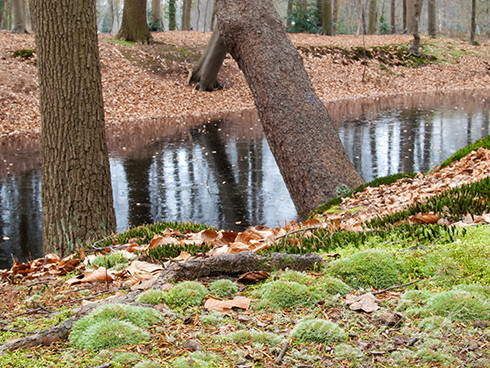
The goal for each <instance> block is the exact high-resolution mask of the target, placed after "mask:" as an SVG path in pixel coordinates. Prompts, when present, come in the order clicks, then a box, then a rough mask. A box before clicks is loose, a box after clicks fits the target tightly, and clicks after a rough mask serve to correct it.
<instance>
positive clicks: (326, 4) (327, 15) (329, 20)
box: [322, 0, 333, 36]
mask: <svg viewBox="0 0 490 368" xmlns="http://www.w3.org/2000/svg"><path fill="white" fill-rule="evenodd" d="M322 33H323V34H324V35H328V36H331V35H333V12H332V0H322Z"/></svg>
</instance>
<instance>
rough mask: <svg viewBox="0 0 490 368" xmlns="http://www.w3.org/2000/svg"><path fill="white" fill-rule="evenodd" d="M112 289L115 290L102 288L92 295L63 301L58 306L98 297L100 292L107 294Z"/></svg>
mask: <svg viewBox="0 0 490 368" xmlns="http://www.w3.org/2000/svg"><path fill="white" fill-rule="evenodd" d="M113 291H115V290H114V289H109V290H102V291H99V292H98V293H96V294H94V295H90V296H86V297H84V298H80V299H75V300H70V301H68V302H64V303H62V304H60V306H63V305H69V304H73V303H77V302H80V301H82V300H88V299H93V298H96V297H98V296H99V295H102V294H107V293H112V292H113Z"/></svg>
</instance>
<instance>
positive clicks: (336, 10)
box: [333, 0, 340, 34]
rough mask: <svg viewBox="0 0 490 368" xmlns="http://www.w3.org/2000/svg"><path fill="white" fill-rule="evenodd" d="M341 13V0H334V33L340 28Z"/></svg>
mask: <svg viewBox="0 0 490 368" xmlns="http://www.w3.org/2000/svg"><path fill="white" fill-rule="evenodd" d="M339 14H340V0H334V2H333V34H336V33H337V31H338V29H339Z"/></svg>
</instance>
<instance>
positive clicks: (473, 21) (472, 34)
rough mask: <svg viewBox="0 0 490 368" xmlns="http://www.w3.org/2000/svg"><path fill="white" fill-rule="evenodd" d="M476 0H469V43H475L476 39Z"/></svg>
mask: <svg viewBox="0 0 490 368" xmlns="http://www.w3.org/2000/svg"><path fill="white" fill-rule="evenodd" d="M475 37H476V0H471V29H470V42H471V43H475V41H476V39H475Z"/></svg>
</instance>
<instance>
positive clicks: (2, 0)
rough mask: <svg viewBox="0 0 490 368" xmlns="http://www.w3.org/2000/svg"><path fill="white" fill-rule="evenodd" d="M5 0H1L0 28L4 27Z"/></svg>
mask: <svg viewBox="0 0 490 368" xmlns="http://www.w3.org/2000/svg"><path fill="white" fill-rule="evenodd" d="M5 5H6V4H5V0H0V29H3V12H4V10H5Z"/></svg>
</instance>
